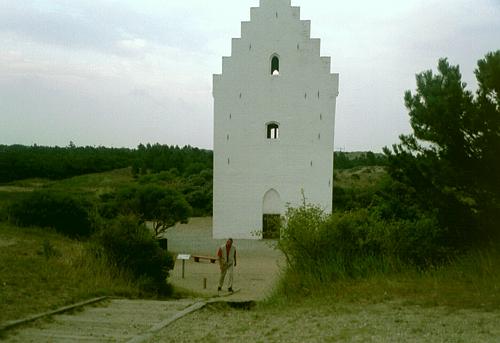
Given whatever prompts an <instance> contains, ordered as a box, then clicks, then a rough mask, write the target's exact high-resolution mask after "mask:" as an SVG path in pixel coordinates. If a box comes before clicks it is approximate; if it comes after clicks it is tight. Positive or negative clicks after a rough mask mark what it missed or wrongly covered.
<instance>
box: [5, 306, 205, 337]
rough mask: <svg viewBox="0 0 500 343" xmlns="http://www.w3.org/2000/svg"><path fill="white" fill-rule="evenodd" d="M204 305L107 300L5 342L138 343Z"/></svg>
mask: <svg viewBox="0 0 500 343" xmlns="http://www.w3.org/2000/svg"><path fill="white" fill-rule="evenodd" d="M205 304H206V303H205V302H204V301H196V300H191V299H188V300H176V301H155V300H126V299H110V300H106V301H105V302H103V303H99V304H97V305H93V306H86V307H84V308H83V309H82V310H81V311H79V312H75V313H73V314H56V315H53V316H51V317H50V318H48V319H39V320H37V321H36V322H34V323H32V324H30V325H29V326H20V327H18V328H15V329H11V330H7V331H6V334H5V336H3V337H2V341H4V342H23V343H26V342H37V343H44V342H51V343H62V342H77V343H78V342H123V343H141V342H144V341H146V340H147V339H149V338H151V337H153V336H154V334H155V333H156V332H158V331H160V330H161V329H163V328H164V327H166V326H168V325H170V324H171V323H173V322H174V321H175V320H177V319H179V318H182V317H183V316H185V315H187V314H189V313H191V312H194V311H196V310H198V309H200V308H202V307H203V306H205Z"/></svg>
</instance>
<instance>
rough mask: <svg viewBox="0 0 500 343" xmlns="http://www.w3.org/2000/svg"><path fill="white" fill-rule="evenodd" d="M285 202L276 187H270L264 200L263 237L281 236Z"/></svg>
mask: <svg viewBox="0 0 500 343" xmlns="http://www.w3.org/2000/svg"><path fill="white" fill-rule="evenodd" d="M283 210H284V207H283V202H282V201H281V197H280V195H279V193H278V192H277V191H276V190H275V189H270V190H268V191H267V192H266V194H264V199H263V201H262V238H264V239H269V238H279V236H280V227H281V215H282V214H283Z"/></svg>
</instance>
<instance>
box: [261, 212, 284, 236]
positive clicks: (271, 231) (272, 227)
mask: <svg viewBox="0 0 500 343" xmlns="http://www.w3.org/2000/svg"><path fill="white" fill-rule="evenodd" d="M280 227H281V214H264V215H263V216H262V238H264V239H277V238H280Z"/></svg>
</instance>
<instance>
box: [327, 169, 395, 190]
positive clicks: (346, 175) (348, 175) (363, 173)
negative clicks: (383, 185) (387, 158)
mask: <svg viewBox="0 0 500 343" xmlns="http://www.w3.org/2000/svg"><path fill="white" fill-rule="evenodd" d="M385 177H387V171H386V169H385V167H380V166H372V167H355V168H351V169H339V170H335V171H334V186H335V187H340V188H351V189H352V188H354V189H366V188H371V187H374V186H376V185H377V184H379V183H380V181H382V180H383V179H384V178H385Z"/></svg>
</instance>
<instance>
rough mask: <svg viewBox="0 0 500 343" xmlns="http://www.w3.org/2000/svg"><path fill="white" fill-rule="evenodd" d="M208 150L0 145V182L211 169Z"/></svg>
mask: <svg viewBox="0 0 500 343" xmlns="http://www.w3.org/2000/svg"><path fill="white" fill-rule="evenodd" d="M212 158H213V154H212V151H210V150H204V149H199V148H195V147H191V146H185V147H182V148H180V147H179V146H168V145H160V144H154V145H151V144H147V145H143V144H140V145H139V146H138V148H137V149H129V148H107V147H91V146H86V147H76V146H75V145H74V144H73V143H70V145H69V146H67V147H57V146H56V147H47V146H38V145H33V146H23V145H10V146H8V145H0V183H7V182H11V181H15V180H22V179H27V178H47V179H53V180H58V179H64V178H68V177H73V176H78V175H84V174H89V173H98V172H105V171H109V170H114V169H119V168H126V167H132V172H133V173H135V174H136V175H138V174H141V175H144V174H147V173H150V172H153V173H157V172H160V171H168V170H174V171H175V172H177V173H180V174H182V175H192V174H197V173H199V172H200V171H202V170H205V169H210V170H211V169H212Z"/></svg>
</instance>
